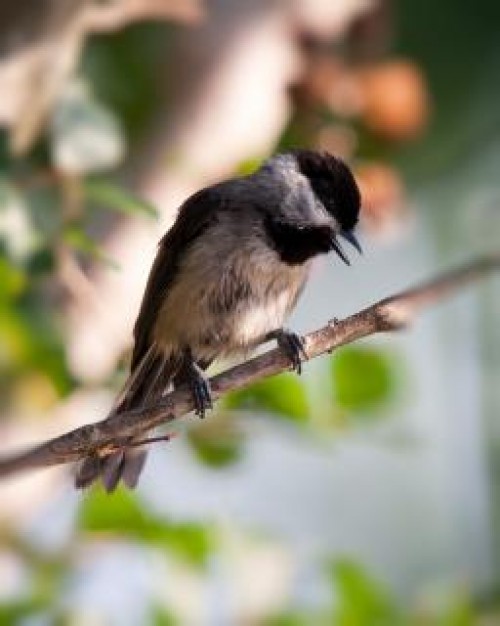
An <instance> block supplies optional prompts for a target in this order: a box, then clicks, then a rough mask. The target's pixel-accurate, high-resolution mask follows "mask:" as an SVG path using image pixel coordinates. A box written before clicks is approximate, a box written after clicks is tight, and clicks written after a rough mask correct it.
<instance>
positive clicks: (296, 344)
mask: <svg viewBox="0 0 500 626" xmlns="http://www.w3.org/2000/svg"><path fill="white" fill-rule="evenodd" d="M272 339H276V342H277V344H278V346H279V347H280V348H281V349H282V350H283V352H284V353H285V354H286V355H287V357H288V358H289V359H290V363H291V364H292V369H293V370H295V371H296V372H297V374H301V373H302V361H303V360H307V358H308V357H307V352H306V351H305V347H304V340H303V339H302V337H300V336H299V335H297V333H294V332H292V331H290V330H286V329H285V328H278V329H277V330H273V331H271V332H270V333H267V335H266V336H265V341H271V340H272Z"/></svg>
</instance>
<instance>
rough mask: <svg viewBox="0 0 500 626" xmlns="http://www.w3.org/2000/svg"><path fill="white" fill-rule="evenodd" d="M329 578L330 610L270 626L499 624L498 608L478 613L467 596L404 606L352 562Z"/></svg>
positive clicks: (339, 565)
mask: <svg viewBox="0 0 500 626" xmlns="http://www.w3.org/2000/svg"><path fill="white" fill-rule="evenodd" d="M329 578H330V581H331V586H330V591H331V607H330V608H329V609H328V610H325V611H316V612H303V611H301V610H297V611H290V612H286V613H283V614H280V615H275V616H273V617H271V618H270V619H268V620H267V621H266V622H265V624H266V626H481V625H483V624H484V625H485V624H492V625H493V624H496V623H497V622H496V620H497V618H498V616H499V613H498V612H497V609H496V608H495V607H489V608H488V609H487V610H477V609H475V608H474V607H473V605H472V603H471V601H470V599H469V598H468V597H467V596H466V595H464V594H463V593H457V594H448V595H447V596H446V597H445V598H443V599H442V601H441V602H439V603H438V604H439V606H437V607H435V606H432V605H430V606H426V605H425V604H424V605H421V606H419V605H417V606H416V607H412V606H411V604H410V606H403V604H402V603H401V602H400V601H399V600H397V599H396V598H395V597H394V596H392V595H391V594H390V593H389V591H388V590H387V589H386V588H385V587H384V586H383V585H381V584H380V582H378V581H376V580H375V579H373V578H372V577H371V576H369V575H368V574H367V573H366V571H365V570H364V569H363V568H362V567H360V566H359V565H358V564H356V563H354V562H353V561H350V560H337V561H334V562H332V564H331V566H330V567H329ZM490 620H491V621H490Z"/></svg>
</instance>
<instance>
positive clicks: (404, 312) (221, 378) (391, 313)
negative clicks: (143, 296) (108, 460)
mask: <svg viewBox="0 0 500 626" xmlns="http://www.w3.org/2000/svg"><path fill="white" fill-rule="evenodd" d="M499 269H500V253H499V254H494V255H490V256H485V257H483V258H480V259H477V260H476V261H474V262H472V263H469V264H468V265H465V266H462V267H461V268H458V269H456V270H454V271H451V272H448V273H446V274H443V275H441V276H439V277H437V278H435V279H434V280H431V281H429V282H426V283H423V284H421V285H419V286H417V287H414V288H412V289H409V290H407V291H403V292H401V293H398V294H396V295H393V296H391V297H389V298H385V299H384V300H380V301H379V302H376V303H375V304H372V305H371V306H369V307H367V308H365V309H363V310H361V311H359V312H357V313H354V314H353V315H351V316H349V317H347V318H346V319H344V320H341V321H338V320H332V321H330V322H329V323H328V324H327V325H326V326H324V327H323V328H320V329H318V330H315V331H313V332H311V333H309V334H308V335H306V336H305V337H304V341H305V349H306V352H307V355H308V358H309V359H313V358H315V357H317V356H320V355H321V354H324V353H325V352H332V351H333V350H335V349H336V348H338V347H340V346H343V345H346V344H349V343H352V342H354V341H356V340H358V339H361V338H363V337H367V336H368V335H374V334H376V333H380V332H389V331H397V330H400V329H402V328H405V327H407V326H408V325H409V324H410V323H411V322H412V321H413V319H414V318H415V316H416V315H417V314H418V313H419V312H420V311H421V309H423V308H425V307H427V306H431V305H433V304H436V303H437V302H439V301H440V300H443V299H445V298H447V297H448V296H450V295H452V294H453V293H454V292H456V291H458V290H460V289H462V288H463V287H465V286H467V285H468V284H470V283H472V282H475V281H477V280H479V279H481V278H484V277H485V276H486V275H487V274H489V273H490V272H493V271H495V270H499ZM289 367H290V363H289V361H288V359H287V357H286V356H285V354H284V353H283V352H282V351H281V350H280V349H279V348H275V349H273V350H269V351H268V352H265V353H264V354H262V355H260V356H257V357H255V358H253V359H250V360H248V361H246V362H245V363H242V364H241V365H237V366H235V367H232V368H230V369H228V370H226V371H225V372H222V373H221V374H218V375H217V376H214V377H213V378H212V379H211V381H210V383H211V387H212V392H213V398H214V400H216V399H218V398H220V397H221V396H223V395H224V394H226V393H228V392H229V391H233V390H237V389H241V388H242V387H245V386H247V385H249V384H251V383H254V382H256V381H258V380H260V379H262V378H266V377H268V376H274V375H275V374H279V373H281V372H283V371H285V370H287V369H288V368H289ZM193 408H194V407H193V401H192V398H191V394H190V393H189V391H188V390H187V389H183V388H182V389H178V390H176V391H173V392H172V393H170V394H168V395H167V396H165V398H164V399H163V400H162V401H161V402H159V403H157V404H155V405H153V406H149V407H145V408H141V409H140V410H139V409H137V410H134V411H127V412H124V413H121V414H117V415H113V416H112V417H108V418H106V419H103V420H101V421H100V422H96V423H94V424H86V425H85V426H82V427H80V428H77V429H75V430H73V431H70V432H68V433H65V434H63V435H61V436H59V437H56V438H54V439H51V440H49V441H46V442H44V443H42V444H40V445H39V446H36V447H34V448H32V449H31V450H28V451H26V452H20V453H13V454H11V455H8V456H4V457H0V478H1V477H6V476H9V475H11V474H14V473H17V472H20V471H23V470H28V469H33V468H37V467H48V466H52V465H59V464H63V463H72V462H75V461H78V460H80V459H82V458H84V457H86V456H89V455H92V454H99V453H104V452H107V451H109V450H111V449H116V448H119V447H120V446H122V445H124V444H125V443H126V442H127V440H129V439H130V438H138V437H141V436H144V434H145V433H147V432H148V431H149V430H151V429H153V428H155V427H157V426H159V425H161V424H168V423H170V422H172V421H174V420H176V419H178V418H180V417H182V416H183V415H186V414H187V413H189V412H190V411H191V410H192V409H193Z"/></svg>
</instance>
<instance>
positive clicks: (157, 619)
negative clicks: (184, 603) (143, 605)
mask: <svg viewBox="0 0 500 626" xmlns="http://www.w3.org/2000/svg"><path fill="white" fill-rule="evenodd" d="M149 623H150V624H152V625H153V626H176V624H177V623H178V622H177V620H176V619H175V617H174V616H173V615H172V614H171V613H170V612H168V611H167V609H165V608H164V607H159V606H155V607H153V608H152V610H151V619H150V621H149Z"/></svg>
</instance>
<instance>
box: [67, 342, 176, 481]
mask: <svg viewBox="0 0 500 626" xmlns="http://www.w3.org/2000/svg"><path fill="white" fill-rule="evenodd" d="M154 348H155V346H154V345H153V346H151V348H150V349H149V350H148V351H147V353H146V354H145V356H144V357H143V359H142V360H141V362H140V363H139V365H138V366H137V367H136V368H135V369H134V371H133V372H132V373H131V374H130V376H129V377H128V379H127V381H126V382H125V385H124V386H123V389H122V390H121V392H120V393H119V395H118V397H117V399H116V401H115V404H114V406H113V408H112V409H111V411H110V413H109V416H111V415H116V414H118V413H121V412H124V411H129V410H131V409H134V408H140V407H142V406H146V405H147V404H151V403H153V402H154V401H155V400H157V399H159V398H161V396H162V395H163V394H164V393H165V392H166V391H167V390H168V388H169V386H170V385H171V383H172V379H173V377H174V376H175V374H176V372H177V370H178V367H179V363H178V360H176V359H173V358H167V357H165V356H163V355H159V354H158V353H157V352H156V350H155V349H154ZM146 455H147V451H146V450H145V449H143V448H137V447H130V448H127V447H124V448H122V449H120V450H116V451H115V452H110V453H108V454H105V455H103V456H99V455H93V456H91V457H87V458H86V459H84V460H83V462H82V463H81V465H80V467H79V468H78V470H77V474H76V478H75V486H76V488H77V489H84V488H86V487H88V486H90V485H91V484H92V483H94V482H95V481H96V480H98V479H99V478H100V479H101V480H102V483H103V485H104V488H105V489H106V491H108V492H112V491H114V490H115V489H116V487H117V486H118V484H119V482H120V480H122V481H123V482H124V483H125V484H126V485H127V486H128V487H130V488H131V489H133V488H134V487H135V486H136V485H137V481H138V480H139V475H140V473H141V471H142V469H143V467H144V463H145V461H146Z"/></svg>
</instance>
